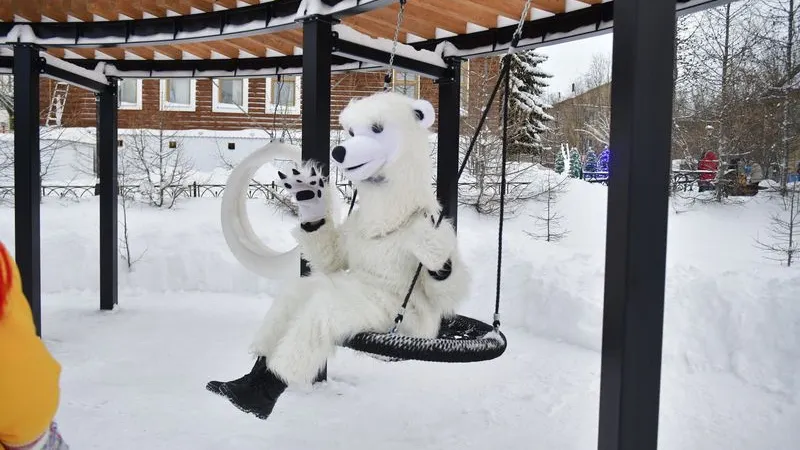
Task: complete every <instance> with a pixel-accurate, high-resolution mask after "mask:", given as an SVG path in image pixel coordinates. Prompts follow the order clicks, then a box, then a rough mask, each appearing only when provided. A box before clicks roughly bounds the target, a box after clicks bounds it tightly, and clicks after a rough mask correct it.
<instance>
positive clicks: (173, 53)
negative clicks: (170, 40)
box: [147, 45, 183, 59]
mask: <svg viewBox="0 0 800 450" xmlns="http://www.w3.org/2000/svg"><path fill="white" fill-rule="evenodd" d="M147 49H148V50H153V51H154V52H158V53H161V54H162V55H164V56H167V57H169V58H172V59H182V58H183V53H182V52H181V49H179V48H176V47H174V46H171V45H159V46H155V47H147ZM153 59H155V55H153Z"/></svg>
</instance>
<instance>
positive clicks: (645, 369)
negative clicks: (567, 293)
mask: <svg viewBox="0 0 800 450" xmlns="http://www.w3.org/2000/svg"><path fill="white" fill-rule="evenodd" d="M674 39H675V2H674V1H673V2H653V1H651V0H615V1H614V49H613V50H614V53H613V68H612V75H613V81H612V85H611V105H612V106H611V148H613V150H614V158H613V161H612V166H613V167H612V169H611V171H612V173H613V174H614V182H613V183H610V185H609V190H608V220H607V225H608V227H607V235H606V276H605V301H604V310H603V350H602V370H601V385H600V419H599V420H600V422H599V435H598V448H599V449H600V450H656V449H657V447H658V420H659V395H660V383H661V353H662V330H663V318H664V283H665V281H664V276H665V269H666V253H667V247H666V245H667V220H668V188H669V168H670V138H671V134H670V133H671V114H672V65H673V60H674V57H675V55H674V51H675V50H674V47H673V41H674Z"/></svg>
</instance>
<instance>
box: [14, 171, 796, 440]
mask: <svg viewBox="0 0 800 450" xmlns="http://www.w3.org/2000/svg"><path fill="white" fill-rule="evenodd" d="M546 175H547V172H546V171H545V170H542V169H534V170H531V174H530V180H531V181H532V182H541V181H542V180H541V177H543V176H546ZM551 176H553V174H551ZM567 188H568V190H567V191H566V192H564V193H562V194H560V195H559V197H558V202H557V203H556V204H555V205H554V207H555V208H557V209H558V211H559V212H560V213H561V215H563V216H564V220H563V222H562V227H563V228H564V229H566V230H567V231H569V234H568V235H567V236H566V237H565V238H564V239H563V240H562V241H560V242H558V243H546V242H543V241H537V240H534V239H533V238H531V237H529V236H528V235H527V234H526V231H533V228H534V227H535V226H536V221H535V219H534V217H535V216H538V215H540V213H541V210H542V208H544V207H545V205H544V204H543V203H541V202H530V203H529V204H527V205H526V207H525V208H524V210H522V212H521V213H520V214H519V215H518V216H517V217H516V218H513V219H510V220H508V222H507V223H506V230H505V242H504V249H505V251H504V255H503V258H504V260H503V284H502V305H501V313H502V322H503V327H504V331H505V332H506V334H507V335H508V336H509V342H510V345H509V350H508V352H507V354H506V355H505V356H504V357H503V358H501V359H499V360H497V361H494V362H491V363H487V364H479V365H472V366H470V370H471V372H470V374H471V375H470V376H468V377H464V376H463V370H466V369H464V368H463V367H462V368H460V369H459V368H455V367H451V366H447V365H446V366H441V365H425V364H403V365H391V366H386V365H382V364H379V363H377V362H373V361H371V360H369V359H364V358H358V357H356V356H355V355H353V354H352V353H349V352H341V353H340V354H339V356H337V357H336V359H335V360H334V361H332V366H331V373H332V377H333V378H334V382H333V383H332V384H331V385H329V386H327V387H325V388H318V389H315V390H316V391H318V390H319V389H322V392H312V393H309V394H302V393H300V394H298V393H297V392H296V391H295V392H293V393H292V394H290V395H288V396H287V399H286V400H285V402H284V403H283V404H282V406H281V413H280V414H279V415H278V416H276V418H275V419H274V422H277V423H272V425H271V426H267V427H266V428H264V426H263V424H261V423H252V422H250V421H249V419H248V418H246V417H243V416H241V415H239V414H238V411H229V410H228V409H226V408H227V406H228V405H227V404H224V403H219V402H218V399H215V398H211V397H208V396H207V395H206V393H205V392H203V391H202V385H203V384H204V383H205V381H206V380H207V379H208V378H209V377H215V376H220V377H227V376H238V375H239V373H238V372H239V371H242V370H244V369H246V368H247V367H249V366H248V363H249V361H248V359H247V353H246V347H247V341H248V339H249V338H250V336H251V333H252V331H253V330H254V329H255V327H256V326H257V325H258V320H259V319H260V317H261V315H262V314H263V313H264V311H265V310H266V308H267V306H268V304H269V296H270V295H272V294H274V293H276V291H277V289H278V288H279V286H278V285H277V284H274V283H272V282H270V281H268V280H262V279H259V278H258V277H256V276H255V275H252V274H250V273H249V272H247V271H246V270H245V269H243V268H242V267H241V266H240V265H239V264H238V263H237V262H236V261H235V260H234V259H233V257H232V256H231V255H230V252H229V251H228V249H227V247H226V245H225V243H224V240H223V238H222V235H221V231H220V225H219V216H218V215H219V206H220V205H219V199H191V200H184V201H181V202H179V203H178V205H177V206H176V207H175V208H174V209H173V210H157V209H154V208H150V207H142V206H136V207H131V208H130V209H129V210H128V217H129V226H130V233H131V241H130V242H131V253H132V256H133V257H134V259H135V258H137V257H139V256H140V255H142V253H144V254H143V255H142V256H141V260H139V261H138V262H136V263H135V265H134V268H133V270H132V271H131V272H130V273H129V272H128V271H127V270H126V269H125V266H124V264H121V277H120V283H121V288H122V292H121V296H120V308H119V310H118V311H116V312H115V313H113V314H111V315H108V316H103V317H99V316H97V313H96V312H95V310H96V305H97V293H96V292H97V286H98V272H99V267H98V262H97V254H98V242H97V229H98V220H97V207H98V205H97V202H96V199H94V198H92V199H89V200H85V201H82V202H79V203H71V202H60V201H56V200H53V199H46V200H45V202H44V205H43V213H42V220H43V229H42V234H43V243H42V252H43V259H44V264H43V274H42V282H43V286H42V288H43V292H44V293H45V295H44V307H45V320H44V323H45V330H46V331H45V334H46V336H47V338H48V339H50V341H48V343H49V345H51V346H52V347H53V348H54V351H55V352H56V354H57V355H58V356H60V357H61V359H62V360H63V361H64V362H65V366H66V367H67V370H66V371H65V380H64V385H65V390H66V397H65V398H66V400H65V406H64V407H63V408H62V413H61V414H62V416H63V417H64V419H63V422H64V424H65V425H66V426H68V428H69V429H70V433H69V434H71V435H72V436H76V441H79V442H81V447H82V448H104V447H103V445H106V444H108V442H114V441H119V437H120V436H121V435H120V433H122V435H124V436H126V437H130V439H132V440H131V441H130V442H131V446H130V448H137V445H138V447H141V446H145V445H146V446H148V447H149V448H164V449H166V448H209V449H210V448H214V445H215V442H216V443H217V444H219V442H221V441H218V440H217V439H216V438H215V437H214V436H215V435H216V434H215V433H222V434H224V435H225V437H226V439H233V440H234V441H237V442H238V443H239V444H241V445H238V444H237V448H259V446H261V447H263V445H264V442H271V443H273V444H274V445H273V446H275V445H277V447H278V448H294V447H309V448H326V449H327V448H374V447H376V446H382V448H408V447H411V446H414V447H415V448H425V449H433V448H442V447H446V448H449V447H450V444H452V445H453V446H455V445H461V446H463V445H464V444H465V442H471V443H473V444H475V445H476V448H477V446H478V445H480V446H483V445H489V444H490V443H493V444H495V445H496V444H498V441H497V439H498V438H497V435H498V434H500V435H502V436H504V437H503V438H501V441H502V443H503V446H504V447H505V448H520V449H522V448H529V446H530V443H531V442H537V443H539V444H540V446H542V448H564V449H578V448H586V447H588V446H591V445H594V444H593V442H594V439H595V436H596V422H597V400H598V397H597V395H598V386H599V351H600V347H601V331H602V305H603V281H604V255H603V252H604V248H605V222H606V192H607V188H606V187H604V186H602V185H599V184H589V183H585V182H583V181H580V180H574V179H571V180H568V181H567ZM776 207H777V206H776V202H774V201H771V200H769V199H768V198H766V196H763V195H761V194H759V196H756V197H753V198H747V199H744V201H743V203H742V205H741V206H722V205H714V204H711V205H697V206H695V207H694V208H693V209H691V210H689V211H687V212H682V213H680V214H676V213H675V212H674V211H673V212H671V214H670V228H669V233H670V235H669V241H668V271H667V285H666V290H667V304H666V310H665V327H664V339H665V342H664V365H663V373H664V380H663V383H662V392H663V398H662V438H661V448H663V449H681V448H726V449H743V450H744V449H747V450H750V449H753V450H755V449H758V450H764V449H775V450H783V449H786V448H792V445H793V444H792V443H794V442H797V440H798V439H800V435H798V431H797V430H796V423H797V422H798V420H800V408H798V406H797V404H798V401H800V303H799V302H798V301H797V300H798V299H797V286H798V285H800V271H798V270H797V269H794V268H792V269H786V268H783V267H780V266H778V265H777V264H776V263H773V262H771V261H767V260H765V259H764V258H763V257H762V256H763V255H762V254H761V253H759V251H758V250H757V249H756V248H755V247H754V246H752V245H751V242H752V239H753V238H754V237H755V236H756V235H757V233H758V232H759V230H763V229H765V228H766V226H767V225H768V220H769V214H768V213H769V212H770V211H773V210H774V209H775V208H776ZM248 208H249V213H250V215H251V217H252V219H253V224H254V228H255V230H256V233H258V234H259V235H260V237H261V238H262V239H265V240H268V241H269V243H270V244H271V245H275V246H278V247H280V246H282V245H290V244H291V241H289V229H290V227H292V226H294V225H295V220H296V219H294V218H292V217H288V216H284V215H281V214H277V213H276V212H275V207H274V206H271V205H266V204H265V203H264V202H263V201H262V200H253V201H251V202H250V203H249V204H248ZM460 214H461V216H460V220H459V235H460V242H461V246H462V249H463V251H464V255H465V258H466V260H467V262H468V263H469V267H470V269H471V270H472V272H473V276H474V284H473V294H472V296H471V298H470V299H469V300H468V301H467V302H466V304H465V305H464V308H463V311H462V312H463V313H466V314H468V315H474V316H475V317H478V318H480V319H482V320H491V314H492V311H493V306H494V291H495V262H496V261H495V258H496V249H497V247H496V244H497V243H496V238H497V218H496V217H486V216H478V215H476V214H474V213H472V212H471V211H470V210H467V209H462V210H461V212H460ZM0 236H3V241H4V242H5V243H6V244H7V245H9V246H11V247H13V209H12V208H10V207H2V209H0ZM12 251H13V248H12ZM209 330H214V331H213V332H209ZM164 342H170V344H169V345H167V346H165V345H163V344H164ZM120 345H124V346H125V348H126V351H125V352H119V351H118V349H119V346H120ZM199 348H203V349H204V351H203V352H201V353H203V354H202V355H199V356H198V352H197V350H198V349H199ZM237 349H240V350H241V351H238V350H237ZM144 360H147V361H148V362H149V363H148V364H142V361H144ZM175 361H180V363H179V364H175ZM126 374H129V375H126ZM119 377H122V378H119ZM452 377H455V378H456V379H457V380H459V381H458V382H457V383H455V384H453V383H451V382H450V381H446V380H448V379H450V378H452ZM110 379H114V380H117V381H115V382H113V383H108V382H105V381H103V380H110ZM173 380H174V381H173ZM388 386H391V388H388ZM331 390H332V392H329V391H331ZM415 393H416V394H415ZM409 395H410V397H408V396H409ZM430 398H437V399H441V401H435V402H432V401H427V400H426V399H430ZM108 399H113V401H112V402H111V403H110V404H109V403H108V402H109V400H108ZM139 399H141V400H139ZM175 402H186V403H187V404H188V405H191V406H190V407H191V409H192V413H191V414H190V415H189V417H188V418H179V417H178V416H182V415H175V414H174V411H171V412H170V411H163V410H164V408H163V405H164V404H167V403H169V404H175ZM421 403H424V405H425V406H424V407H420V404H421ZM387 404H390V405H392V407H391V408H388V409H387V408H386V405H387ZM340 408H344V411H345V414H344V415H343V416H346V418H345V417H343V416H341V411H342V410H341V409H340ZM162 411H163V412H162ZM309 411H314V419H311V420H313V421H314V422H315V423H317V424H318V425H315V426H317V427H318V431H319V433H318V434H319V436H317V434H315V435H314V436H310V435H308V434H307V433H304V432H302V431H300V430H305V429H306V428H307V424H308V420H309V418H308V414H309ZM325 411H331V414H327V413H325ZM334 411H338V412H336V413H334ZM367 411H368V412H369V413H367ZM397 414H400V415H401V416H402V417H407V419H406V420H407V422H404V423H407V425H403V424H397V423H395V422H393V421H391V420H383V419H381V417H384V416H385V417H384V418H385V419H388V418H389V417H393V418H394V417H396V416H397ZM454 414H455V415H457V416H458V417H459V419H458V420H452V416H453V415H454ZM108 417H113V418H114V419H113V420H114V423H115V424H119V423H122V422H127V423H131V424H136V425H133V426H134V428H132V429H131V430H120V429H119V427H118V426H117V425H114V426H112V425H111V424H109V425H105V423H106V421H107V420H110V419H108ZM462 419H463V420H462ZM401 422H402V421H401ZM78 423H81V424H84V423H89V424H91V426H90V427H89V428H90V429H91V430H89V431H86V432H79V431H77V430H78V428H79V427H77V424H78ZM219 423H224V424H225V427H224V428H225V431H222V430H221V429H220V427H219V425H218V424H219ZM345 423H349V424H352V423H361V424H363V425H364V428H365V429H368V430H370V431H369V432H367V433H365V435H364V436H363V442H359V443H358V445H356V447H353V442H352V440H349V439H348V438H347V436H346V435H344V434H342V433H343V431H342V430H343V429H342V428H341V427H342V426H344V424H345ZM493 423H496V425H495V428H494V429H497V427H502V430H503V431H502V432H500V433H492V432H482V431H478V429H483V428H485V425H487V424H490V425H491V424H493ZM531 423H535V424H536V425H535V426H533V427H531V426H530V424H531ZM139 424H141V425H139ZM197 424H201V425H202V429H203V430H208V431H201V432H200V435H199V436H197V435H195V433H188V434H187V433H180V432H176V430H178V429H180V428H182V427H192V428H195V427H196V426H197ZM395 425H396V426H395ZM423 425H424V427H423ZM250 426H252V427H253V428H252V429H250V428H248V427H250ZM406 426H408V427H409V428H408V429H406ZM141 427H145V428H147V429H148V430H157V431H156V434H158V435H160V436H161V438H163V439H164V442H163V443H160V442H159V443H157V444H155V443H154V441H155V440H156V438H155V437H154V435H153V433H152V432H150V431H148V432H144V431H141V430H142V428H141ZM398 427H399V428H398ZM425 427H427V428H430V429H436V430H437V436H438V438H437V439H433V438H432V437H430V436H427V435H426V434H425V433H422V435H420V433H421V432H420V431H419V430H420V429H422V428H425ZM489 428H491V427H489ZM101 429H108V430H109V431H108V432H103V433H98V432H96V430H101ZM487 429H488V428H487ZM87 430H88V429H87ZM112 430H113V431H112ZM136 430H139V431H138V432H137V431H136ZM158 430H160V431H158ZM277 430H282V431H277ZM265 433H266V434H267V435H268V436H266V437H264V436H263V435H264V434H265ZM189 435H192V436H189ZM315 436H316V437H315ZM387 436H391V437H390V438H388V439H387ZM466 436H468V437H469V438H467V437H466ZM262 440H263V441H262ZM338 440H343V441H342V442H349V444H342V445H339V446H337V445H338V444H336V445H334V444H331V442H338ZM226 442H227V441H226ZM442 442H444V443H442ZM523 443H525V444H524V445H523ZM134 444H136V445H134ZM384 444H386V445H385V446H384ZM91 445H96V446H95V447H92V446H91ZM226 445H227V444H226ZM125 448H128V447H125Z"/></svg>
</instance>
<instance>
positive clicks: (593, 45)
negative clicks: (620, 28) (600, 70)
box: [537, 33, 613, 96]
mask: <svg viewBox="0 0 800 450" xmlns="http://www.w3.org/2000/svg"><path fill="white" fill-rule="evenodd" d="M612 42H613V34H612V33H606V34H602V35H599V36H594V37H591V38H586V39H581V40H577V41H571V42H565V43H563V44H556V45H550V46H547V47H541V48H539V49H537V51H538V52H539V53H541V54H543V55H546V56H547V57H548V58H547V61H545V62H544V63H542V68H543V69H545V70H547V71H548V72H550V73H551V74H552V75H553V78H551V79H550V88H549V89H548V91H550V92H561V93H562V96H568V95H569V94H570V91H571V86H572V81H573V80H574V79H576V78H578V77H579V76H580V75H581V74H582V73H583V72H584V71H585V70H586V69H587V68H588V67H589V64H590V63H591V61H592V55H594V54H595V53H604V54H607V55H609V56H610V55H611V49H612Z"/></svg>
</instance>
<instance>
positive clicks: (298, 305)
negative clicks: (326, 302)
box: [250, 277, 319, 358]
mask: <svg viewBox="0 0 800 450" xmlns="http://www.w3.org/2000/svg"><path fill="white" fill-rule="evenodd" d="M316 284H319V283H317V282H316V279H314V278H312V277H308V278H303V279H301V280H300V281H296V282H293V283H291V285H290V286H289V287H288V288H287V289H286V290H285V291H284V292H283V294H282V295H281V296H279V297H276V298H275V300H274V301H273V303H272V306H270V308H269V311H267V314H266V315H265V316H264V319H263V320H262V321H261V325H260V326H259V329H258V331H257V332H256V335H255V337H254V339H253V342H252V343H251V345H250V351H251V352H252V353H253V354H255V355H257V356H266V357H267V358H269V356H270V354H271V353H272V350H273V349H274V348H275V346H276V345H277V344H278V341H280V339H281V337H283V335H284V334H285V333H286V330H287V329H288V328H289V325H290V323H291V322H292V321H293V320H294V319H295V316H296V314H297V311H299V310H300V309H302V308H303V306H305V304H306V303H308V300H309V297H310V295H311V294H312V293H313V292H314V290H315V289H314V288H315V285H316Z"/></svg>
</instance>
